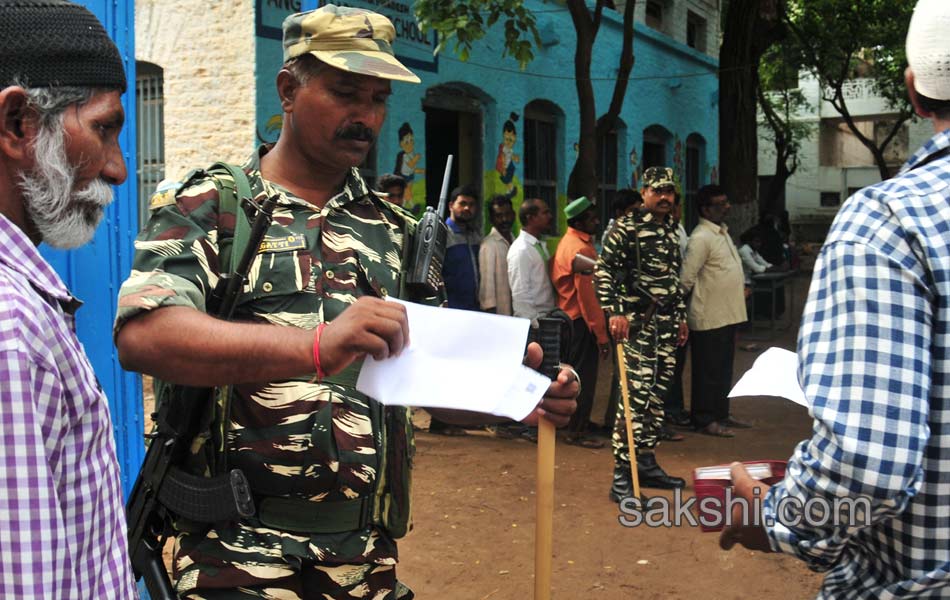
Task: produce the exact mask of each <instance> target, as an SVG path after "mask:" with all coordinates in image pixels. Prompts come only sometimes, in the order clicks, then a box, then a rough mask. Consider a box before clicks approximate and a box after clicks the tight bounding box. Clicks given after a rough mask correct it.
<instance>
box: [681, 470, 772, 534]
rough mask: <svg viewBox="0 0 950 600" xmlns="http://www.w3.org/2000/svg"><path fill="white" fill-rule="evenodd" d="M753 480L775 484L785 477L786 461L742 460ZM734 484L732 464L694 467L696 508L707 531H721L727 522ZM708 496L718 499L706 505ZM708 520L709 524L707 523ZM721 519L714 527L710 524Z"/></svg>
mask: <svg viewBox="0 0 950 600" xmlns="http://www.w3.org/2000/svg"><path fill="white" fill-rule="evenodd" d="M742 464H744V465H746V469H748V470H749V474H750V475H751V476H752V478H753V479H758V480H760V481H761V482H762V483H764V484H766V485H773V484H776V483H778V482H779V481H782V479H784V478H785V464H786V463H785V461H784V460H746V461H742ZM731 486H732V477H731V476H730V474H729V465H713V466H711V467H699V468H697V469H694V470H693V490H694V491H695V492H696V507H697V510H698V513H699V515H698V516H699V517H700V519H699V528H700V529H701V530H702V531H704V532H710V531H720V530H722V527H723V526H722V524H723V523H725V516H724V515H723V510H724V509H725V504H726V488H728V487H731ZM704 498H715V499H716V500H717V502H716V503H715V504H707V505H705V506H704V505H703V504H702V500H703V499H704ZM704 521H705V522H706V524H704ZM712 522H718V523H720V525H718V526H714V525H709V524H708V523H712Z"/></svg>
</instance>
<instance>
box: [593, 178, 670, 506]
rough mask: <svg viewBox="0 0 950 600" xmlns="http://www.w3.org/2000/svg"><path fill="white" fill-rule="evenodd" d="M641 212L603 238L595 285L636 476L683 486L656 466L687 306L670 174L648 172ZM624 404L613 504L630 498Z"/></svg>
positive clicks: (644, 481) (647, 482) (617, 427)
mask: <svg viewBox="0 0 950 600" xmlns="http://www.w3.org/2000/svg"><path fill="white" fill-rule="evenodd" d="M643 184H644V187H643V189H642V190H641V192H642V195H643V201H644V203H643V210H642V211H637V212H634V213H631V214H628V215H625V216H623V217H622V218H621V219H620V220H619V221H618V222H617V225H616V226H615V227H614V228H613V230H611V232H610V234H609V235H608V236H607V239H606V240H605V241H604V249H603V251H602V252H601V254H600V258H599V259H598V261H597V269H596V272H595V287H596V289H597V297H598V299H599V300H600V305H601V306H602V307H603V308H604V310H605V311H607V315H608V317H609V322H608V328H609V329H610V334H611V336H612V337H613V339H614V340H615V341H618V342H619V341H621V340H622V341H623V342H624V344H623V348H624V356H625V358H626V361H627V372H626V374H621V376H626V377H627V381H628V389H629V390H630V408H631V412H632V413H633V422H634V427H633V431H634V440H635V443H636V455H637V456H636V458H637V471H638V477H639V480H640V484H641V485H642V486H644V487H655V488H663V489H673V488H680V487H683V486H684V485H685V482H684V481H683V479H681V478H679V477H671V476H669V475H667V474H666V472H664V471H663V469H662V468H661V467H660V466H659V465H658V464H657V462H656V455H655V454H654V450H655V448H656V445H657V442H658V439H659V435H660V429H661V427H662V425H663V398H665V397H666V392H667V390H668V389H669V386H670V382H671V381H672V376H673V370H674V367H675V365H676V346H677V344H680V345H681V344H683V343H685V342H686V335H687V330H686V323H685V319H686V306H685V304H684V301H683V297H682V294H681V293H680V286H679V271H680V264H681V259H680V246H679V235H678V233H677V229H676V224H675V223H673V221H672V218H671V217H670V213H671V211H672V209H673V196H674V192H675V187H674V182H673V171H672V169H669V168H665V167H651V168H649V169H647V170H646V172H645V173H644V174H643ZM625 423H626V419H625V416H624V409H623V403H619V404H618V406H617V416H616V419H615V421H614V432H613V436H612V439H611V441H612V446H613V451H614V463H615V466H614V481H613V485H612V487H611V489H610V497H611V499H613V500H614V501H615V502H619V501H620V500H621V499H622V498H624V497H626V496H630V495H632V493H633V485H632V482H631V480H630V449H629V447H628V444H627V433H626V426H625Z"/></svg>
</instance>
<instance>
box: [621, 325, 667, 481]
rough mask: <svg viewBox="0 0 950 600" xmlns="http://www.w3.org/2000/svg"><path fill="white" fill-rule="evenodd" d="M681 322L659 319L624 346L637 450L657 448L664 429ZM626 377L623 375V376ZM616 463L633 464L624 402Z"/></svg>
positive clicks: (631, 336) (633, 336) (634, 334)
mask: <svg viewBox="0 0 950 600" xmlns="http://www.w3.org/2000/svg"><path fill="white" fill-rule="evenodd" d="M678 336H679V321H677V320H676V319H674V318H672V317H671V316H669V315H656V316H655V317H654V318H653V319H652V320H651V321H650V322H649V323H646V324H645V325H644V326H643V327H641V328H640V330H639V331H638V332H636V333H634V332H633V331H631V335H630V337H629V338H628V339H627V341H626V342H624V344H623V349H624V357H625V358H626V360H627V372H626V377H627V389H628V390H629V393H630V412H631V413H632V415H633V439H634V442H635V443H636V447H637V450H652V449H653V448H655V447H656V445H657V442H658V441H659V437H660V428H661V427H662V426H663V399H664V398H666V394H667V392H668V391H669V389H670V384H671V383H672V380H673V372H674V370H675V369H676V341H677V337H678ZM620 376H623V374H620ZM610 442H611V446H612V447H613V451H614V460H616V461H617V462H618V463H629V462H630V448H629V446H628V444H627V426H626V418H625V416H624V411H623V401H622V400H621V401H620V402H618V403H617V413H616V418H615V419H614V432H613V435H612V436H611V439H610Z"/></svg>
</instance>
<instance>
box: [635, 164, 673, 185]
mask: <svg viewBox="0 0 950 600" xmlns="http://www.w3.org/2000/svg"><path fill="white" fill-rule="evenodd" d="M667 186H674V187H675V186H676V182H675V181H673V169H671V168H669V167H650V168H649V169H647V170H646V171H644V172H643V187H651V188H661V187H667Z"/></svg>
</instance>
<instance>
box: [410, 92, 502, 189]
mask: <svg viewBox="0 0 950 600" xmlns="http://www.w3.org/2000/svg"><path fill="white" fill-rule="evenodd" d="M487 100H488V98H487V96H485V94H484V93H483V92H482V91H481V90H479V89H478V88H475V87H473V86H471V85H469V84H466V83H461V82H454V83H445V84H442V85H438V86H436V87H433V88H430V89H429V90H427V91H426V95H425V98H424V99H423V100H422V110H423V111H425V114H426V135H425V156H426V161H427V164H428V165H429V166H428V168H426V203H427V204H428V205H430V206H435V205H436V204H437V203H438V201H439V191H440V188H441V187H442V177H443V174H444V172H445V160H446V157H447V156H448V155H449V154H452V155H453V156H455V164H454V166H453V167H452V175H451V178H450V180H449V183H450V185H449V189H450V190H451V188H453V187H455V186H458V185H465V184H471V185H474V186H475V187H476V188H477V189H478V190H479V195H481V188H482V171H483V164H482V154H483V152H482V148H483V147H484V143H485V142H484V140H485V133H484V129H485V128H484V114H485V108H484V107H485V104H486V102H487Z"/></svg>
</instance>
